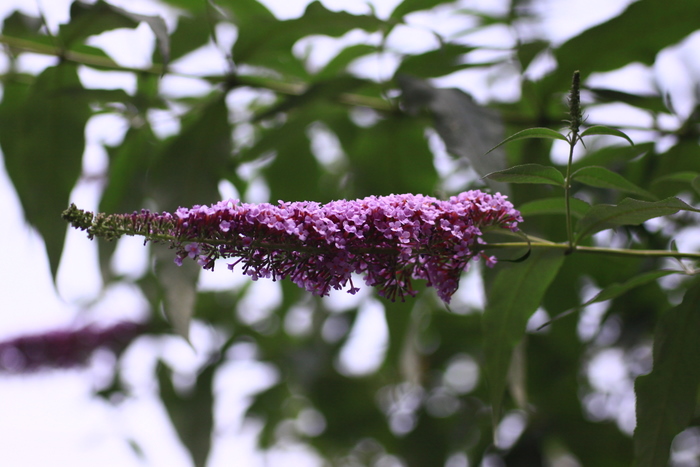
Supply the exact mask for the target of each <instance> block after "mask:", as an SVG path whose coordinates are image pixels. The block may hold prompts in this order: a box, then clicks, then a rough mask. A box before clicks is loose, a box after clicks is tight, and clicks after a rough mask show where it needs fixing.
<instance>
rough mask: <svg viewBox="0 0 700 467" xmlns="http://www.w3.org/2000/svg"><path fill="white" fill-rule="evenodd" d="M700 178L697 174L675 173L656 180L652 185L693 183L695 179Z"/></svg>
mask: <svg viewBox="0 0 700 467" xmlns="http://www.w3.org/2000/svg"><path fill="white" fill-rule="evenodd" d="M697 177H698V173H697V172H673V173H670V174H666V175H664V176H662V177H659V178H656V179H654V181H653V182H651V183H652V185H656V184H658V183H667V182H671V183H673V182H681V183H692V182H693V180H694V179H695V178H697Z"/></svg>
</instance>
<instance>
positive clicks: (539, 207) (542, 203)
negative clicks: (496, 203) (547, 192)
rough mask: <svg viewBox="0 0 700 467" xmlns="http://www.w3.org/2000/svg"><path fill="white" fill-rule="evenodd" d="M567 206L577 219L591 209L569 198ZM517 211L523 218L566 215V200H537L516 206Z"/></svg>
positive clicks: (560, 198) (559, 198) (583, 202)
mask: <svg viewBox="0 0 700 467" xmlns="http://www.w3.org/2000/svg"><path fill="white" fill-rule="evenodd" d="M569 205H570V208H571V215H572V216H574V217H578V218H581V217H583V216H584V215H585V214H586V213H587V212H588V210H589V209H591V205H590V204H588V203H586V202H585V201H581V200H580V199H578V198H570V199H569ZM518 211H520V214H522V215H523V216H536V215H542V214H566V200H565V199H564V198H563V197H557V198H544V199H538V200H535V201H530V202H529V203H525V204H523V205H521V206H518Z"/></svg>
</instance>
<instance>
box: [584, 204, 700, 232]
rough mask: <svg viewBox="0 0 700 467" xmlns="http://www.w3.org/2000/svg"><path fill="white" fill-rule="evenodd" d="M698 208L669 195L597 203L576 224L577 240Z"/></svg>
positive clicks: (694, 210) (696, 210)
mask: <svg viewBox="0 0 700 467" xmlns="http://www.w3.org/2000/svg"><path fill="white" fill-rule="evenodd" d="M681 210H683V211H693V212H700V210H698V209H695V208H693V207H692V206H689V205H688V204H686V203H684V202H683V201H681V200H680V199H678V198H674V197H670V198H666V199H664V200H661V201H654V202H647V201H640V200H636V199H632V198H625V199H624V200H622V202H621V203H620V204H619V205H617V206H614V205H610V204H599V205H597V206H593V207H592V208H591V210H590V211H588V214H586V215H585V216H584V217H583V218H582V219H581V220H579V222H578V225H577V226H576V231H577V232H578V235H577V237H576V238H577V240H576V241H577V242H578V241H580V240H582V239H584V238H586V237H588V236H590V235H593V234H594V233H596V232H600V231H601V230H605V229H610V228H612V227H616V226H619V225H639V224H641V223H642V222H645V221H648V220H649V219H653V218H655V217H661V216H670V215H671V214H675V213H677V212H678V211H681Z"/></svg>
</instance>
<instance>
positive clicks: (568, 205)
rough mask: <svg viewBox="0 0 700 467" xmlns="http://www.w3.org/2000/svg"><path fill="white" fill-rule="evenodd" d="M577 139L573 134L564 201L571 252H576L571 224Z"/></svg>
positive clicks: (567, 165)
mask: <svg viewBox="0 0 700 467" xmlns="http://www.w3.org/2000/svg"><path fill="white" fill-rule="evenodd" d="M576 138H578V134H576V133H572V134H571V141H570V142H569V162H568V163H567V164H566V179H565V180H564V182H565V183H566V185H565V186H564V201H565V202H566V238H567V239H568V241H569V252H572V251H574V248H575V246H574V231H573V227H572V224H571V201H570V200H571V161H572V159H573V157H574V146H576Z"/></svg>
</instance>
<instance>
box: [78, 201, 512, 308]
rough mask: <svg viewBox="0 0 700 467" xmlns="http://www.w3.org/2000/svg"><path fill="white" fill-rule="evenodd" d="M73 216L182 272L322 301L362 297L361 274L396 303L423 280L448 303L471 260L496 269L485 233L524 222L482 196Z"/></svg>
mask: <svg viewBox="0 0 700 467" xmlns="http://www.w3.org/2000/svg"><path fill="white" fill-rule="evenodd" d="M71 209H74V212H73V211H71ZM71 209H69V211H67V212H66V214H64V217H66V219H68V220H69V221H71V222H73V225H75V226H76V227H80V228H86V227H85V225H89V223H90V222H92V225H91V226H89V227H87V230H88V233H89V234H90V236H91V237H92V236H95V235H97V236H103V237H107V238H115V237H118V236H119V235H122V234H128V235H143V236H145V237H146V238H147V239H151V240H154V241H167V242H170V243H171V244H172V245H173V246H174V248H176V249H177V253H176V263H181V262H182V260H183V259H184V258H186V257H190V258H193V259H196V261H197V262H198V263H199V264H200V265H201V266H202V267H204V269H213V268H214V261H215V260H216V259H219V258H234V259H236V261H235V262H233V263H231V264H229V269H234V267H235V266H239V267H240V268H241V269H242V272H243V273H244V274H246V275H248V276H250V277H251V278H253V279H254V280H257V279H258V278H271V279H272V280H279V279H285V278H289V279H291V280H292V281H293V282H294V283H295V284H297V285H299V286H300V287H302V288H304V289H306V290H308V291H309V292H312V293H314V294H317V295H328V293H329V292H330V290H331V289H342V288H345V287H346V286H347V285H348V284H349V285H350V290H349V293H356V292H357V290H358V289H357V287H355V285H354V284H352V280H351V277H352V274H353V273H356V274H360V275H362V276H364V279H365V283H366V284H367V285H370V286H375V287H377V288H378V289H379V293H380V295H382V296H385V297H387V298H388V299H390V300H395V299H396V298H400V299H402V300H403V299H404V297H405V296H406V295H410V296H413V295H415V294H416V292H415V291H414V290H413V287H412V284H411V280H413V279H425V280H427V282H428V285H429V286H433V287H435V288H436V289H437V292H438V295H439V296H440V298H441V299H442V300H444V301H445V302H448V303H449V301H450V298H451V297H452V295H453V294H454V292H455V291H456V290H457V287H458V284H459V276H460V274H461V273H462V271H464V270H465V269H466V268H467V266H468V263H469V261H470V260H471V259H472V258H474V257H478V256H481V257H482V258H483V259H484V260H485V261H486V264H487V265H488V266H493V264H495V261H496V259H495V258H494V257H489V256H487V255H485V254H484V253H483V252H482V251H481V250H482V249H483V248H481V247H479V245H481V244H483V243H484V242H483V240H482V239H481V234H482V230H483V229H484V228H486V227H491V226H497V227H502V228H505V229H509V230H513V231H516V230H517V224H518V222H522V218H521V217H520V213H519V212H518V211H517V210H515V209H514V208H513V205H512V204H511V203H510V202H509V201H507V199H506V197H505V196H502V195H501V194H499V193H496V194H494V195H490V194H486V193H483V192H481V191H478V190H474V191H467V192H464V193H460V194H459V195H457V196H452V197H451V198H450V199H449V200H447V201H442V200H439V199H436V198H433V197H430V196H423V195H411V194H405V195H390V196H380V197H377V196H370V197H367V198H364V199H359V200H352V201H346V200H339V201H333V202H330V203H328V204H320V203H316V202H311V201H301V202H293V203H289V202H282V201H279V202H278V204H276V205H273V204H269V203H261V204H247V203H240V202H239V201H238V200H226V201H221V202H219V203H217V204H214V205H212V206H210V207H208V206H194V207H193V208H191V209H186V208H179V209H178V210H177V211H176V212H175V214H174V215H173V214H170V213H162V214H152V213H150V212H148V211H141V212H140V213H134V214H131V215H114V216H103V217H100V216H101V215H98V216H96V217H95V220H94V221H92V219H91V218H90V219H85V216H86V215H87V214H85V213H83V212H82V211H79V210H77V208H74V207H71ZM76 213H77V214H76ZM81 216H82V217H81Z"/></svg>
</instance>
